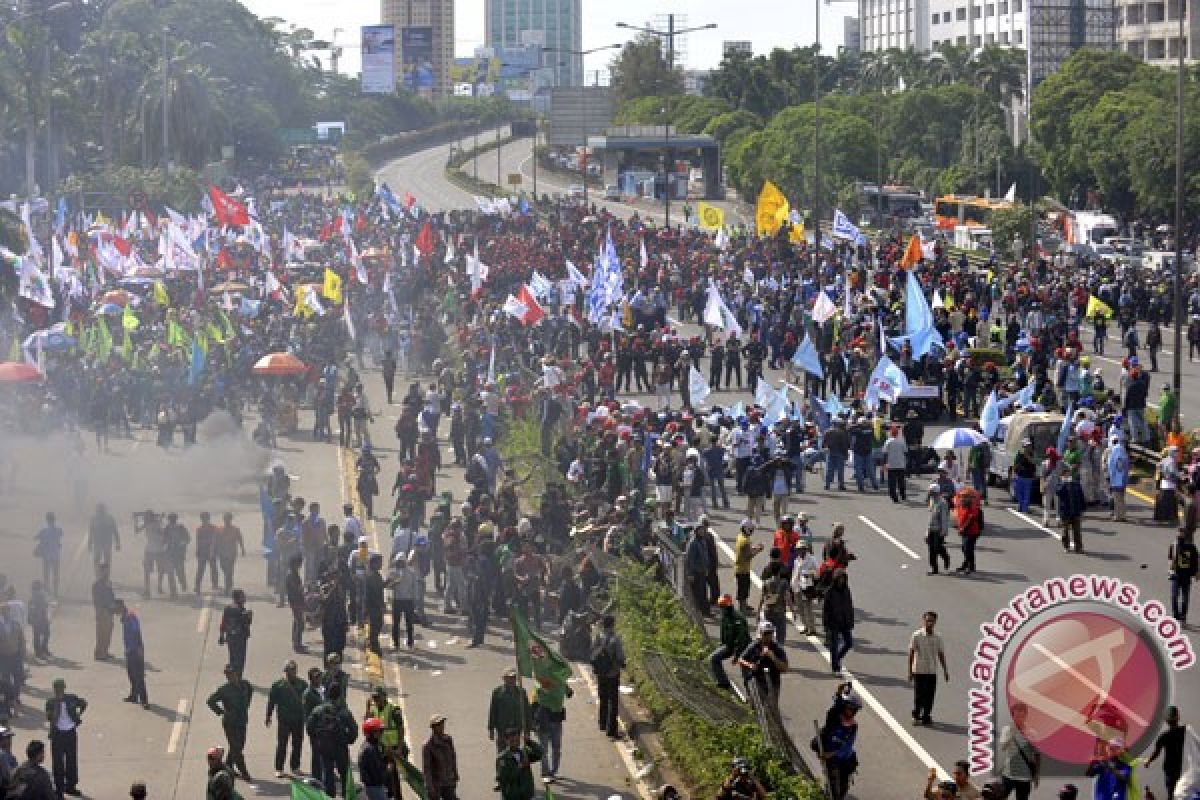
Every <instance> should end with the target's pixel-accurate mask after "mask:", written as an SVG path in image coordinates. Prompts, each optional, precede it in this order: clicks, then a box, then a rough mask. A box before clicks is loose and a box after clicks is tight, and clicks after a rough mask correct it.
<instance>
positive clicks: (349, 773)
mask: <svg viewBox="0 0 1200 800" xmlns="http://www.w3.org/2000/svg"><path fill="white" fill-rule="evenodd" d="M345 798H346V800H358V785H357V784H356V783H355V782H354V770H352V769H348V770H346V791H345Z"/></svg>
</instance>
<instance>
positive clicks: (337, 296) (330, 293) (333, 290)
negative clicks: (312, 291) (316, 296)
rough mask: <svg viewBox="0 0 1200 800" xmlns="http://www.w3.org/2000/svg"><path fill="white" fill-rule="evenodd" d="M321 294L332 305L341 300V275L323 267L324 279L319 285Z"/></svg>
mask: <svg viewBox="0 0 1200 800" xmlns="http://www.w3.org/2000/svg"><path fill="white" fill-rule="evenodd" d="M321 296H322V297H324V298H325V299H326V300H328V301H329V302H331V303H333V304H334V305H338V304H339V303H341V302H342V276H341V275H338V274H337V273H336V272H334V271H333V270H331V269H330V268H329V267H326V268H325V280H324V282H323V283H322V285H321Z"/></svg>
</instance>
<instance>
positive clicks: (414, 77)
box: [400, 25, 433, 96]
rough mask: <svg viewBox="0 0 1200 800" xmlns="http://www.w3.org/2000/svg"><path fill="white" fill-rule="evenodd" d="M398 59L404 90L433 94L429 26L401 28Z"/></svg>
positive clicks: (431, 37) (431, 49)
mask: <svg viewBox="0 0 1200 800" xmlns="http://www.w3.org/2000/svg"><path fill="white" fill-rule="evenodd" d="M400 57H401V59H402V64H403V76H404V77H403V80H404V88H405V89H408V90H409V91H410V92H416V93H417V94H420V95H425V96H428V95H431V94H433V28H432V27H430V26H429V25H409V26H407V27H405V28H402V29H401V32H400Z"/></svg>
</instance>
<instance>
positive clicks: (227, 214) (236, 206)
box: [208, 186, 250, 226]
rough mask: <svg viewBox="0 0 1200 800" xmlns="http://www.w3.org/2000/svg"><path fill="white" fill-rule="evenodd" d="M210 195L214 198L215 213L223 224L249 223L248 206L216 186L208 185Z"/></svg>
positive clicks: (218, 220)
mask: <svg viewBox="0 0 1200 800" xmlns="http://www.w3.org/2000/svg"><path fill="white" fill-rule="evenodd" d="M208 197H209V199H210V200H212V207H213V214H215V215H216V217H217V222H218V223H220V224H221V225H226V226H230V225H249V224H250V212H248V211H247V210H246V207H245V206H244V205H242V204H241V203H239V202H238V201H237V200H234V199H233V198H232V197H230V196H229V195H227V194H225V193H224V192H222V191H221V190H220V189H218V188H217V187H216V186H209V187H208Z"/></svg>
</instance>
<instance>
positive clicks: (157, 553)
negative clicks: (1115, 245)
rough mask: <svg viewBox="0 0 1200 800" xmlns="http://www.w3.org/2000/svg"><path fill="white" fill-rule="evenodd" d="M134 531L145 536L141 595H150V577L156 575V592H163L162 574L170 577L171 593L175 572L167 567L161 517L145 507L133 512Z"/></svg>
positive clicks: (165, 539) (164, 535) (174, 591)
mask: <svg viewBox="0 0 1200 800" xmlns="http://www.w3.org/2000/svg"><path fill="white" fill-rule="evenodd" d="M133 519H134V532H135V533H141V534H143V535H144V536H145V537H146V544H145V546H144V547H143V549H142V596H143V597H149V596H150V578H151V577H152V576H154V575H155V574H157V575H158V593H159V594H162V593H163V576H164V575H166V576H168V577H169V578H170V583H171V591H172V594H174V593H176V590H175V573H174V571H172V570H169V569H168V568H167V538H166V534H165V533H164V532H163V524H162V517H160V516H159V515H158V514H156V513H154V512H153V511H151V510H149V509H147V510H146V511H143V512H141V513H140V514H134V516H133Z"/></svg>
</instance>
